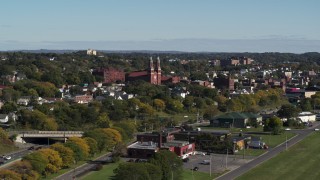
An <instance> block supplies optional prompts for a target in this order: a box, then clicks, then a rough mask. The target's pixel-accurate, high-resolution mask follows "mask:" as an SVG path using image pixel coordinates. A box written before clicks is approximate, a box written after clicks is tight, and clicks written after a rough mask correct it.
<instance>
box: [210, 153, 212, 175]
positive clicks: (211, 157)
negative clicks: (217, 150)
mask: <svg viewBox="0 0 320 180" xmlns="http://www.w3.org/2000/svg"><path fill="white" fill-rule="evenodd" d="M211 164H212V155H211V154H210V177H211Z"/></svg>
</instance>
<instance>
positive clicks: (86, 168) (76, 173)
mask: <svg viewBox="0 0 320 180" xmlns="http://www.w3.org/2000/svg"><path fill="white" fill-rule="evenodd" d="M110 155H111V152H110V153H108V154H104V155H102V156H100V157H98V158H97V159H95V160H94V161H92V163H85V164H83V165H81V166H79V167H77V168H75V169H74V170H71V171H68V172H66V173H64V174H62V175H60V176H58V177H56V178H55V179H56V180H71V179H77V178H79V177H81V176H83V175H84V174H86V173H87V172H90V171H91V170H92V169H94V168H95V166H96V165H97V163H101V162H107V161H109V160H110Z"/></svg>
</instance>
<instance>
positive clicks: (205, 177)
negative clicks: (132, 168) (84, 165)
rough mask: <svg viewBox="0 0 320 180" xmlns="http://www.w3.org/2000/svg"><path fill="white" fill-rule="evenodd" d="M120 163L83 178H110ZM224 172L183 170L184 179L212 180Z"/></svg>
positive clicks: (106, 166) (87, 179) (107, 166)
mask: <svg viewBox="0 0 320 180" xmlns="http://www.w3.org/2000/svg"><path fill="white" fill-rule="evenodd" d="M118 165H119V163H111V164H107V165H104V166H103V169H102V170H100V171H96V172H91V173H89V174H88V175H86V176H84V177H82V178H81V179H82V180H92V179H110V177H112V176H113V175H114V174H113V170H114V169H115V168H117V167H118ZM221 174H222V173H219V174H217V173H212V176H211V177H210V174H209V173H204V172H199V171H194V172H193V176H192V171H191V170H184V171H183V174H182V176H183V180H212V179H213V178H215V177H218V176H220V175H221Z"/></svg>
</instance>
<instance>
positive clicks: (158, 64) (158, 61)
mask: <svg viewBox="0 0 320 180" xmlns="http://www.w3.org/2000/svg"><path fill="white" fill-rule="evenodd" d="M156 70H157V71H161V67H160V57H159V56H158V57H157V66H156Z"/></svg>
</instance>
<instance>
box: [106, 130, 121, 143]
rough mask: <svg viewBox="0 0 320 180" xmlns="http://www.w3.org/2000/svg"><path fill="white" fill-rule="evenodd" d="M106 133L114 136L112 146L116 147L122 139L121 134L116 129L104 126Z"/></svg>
mask: <svg viewBox="0 0 320 180" xmlns="http://www.w3.org/2000/svg"><path fill="white" fill-rule="evenodd" d="M102 130H103V132H104V133H105V134H107V135H108V136H109V137H111V138H112V141H111V143H112V144H111V146H112V147H114V146H115V145H116V144H117V143H119V142H121V141H122V137H121V134H120V133H119V131H117V130H116V129H112V128H104V129H102Z"/></svg>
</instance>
